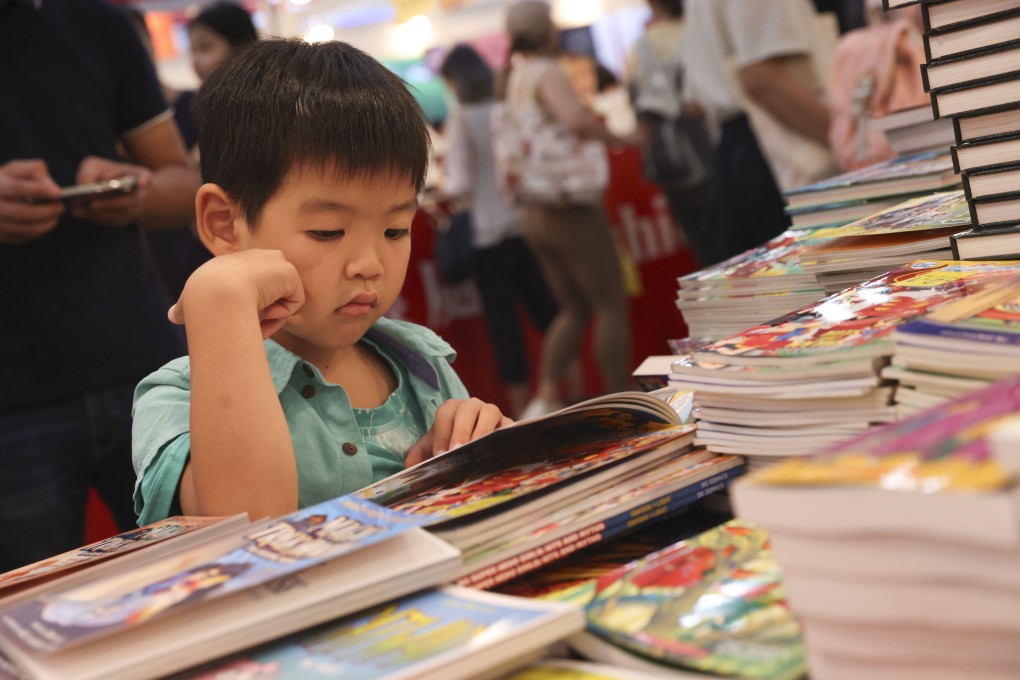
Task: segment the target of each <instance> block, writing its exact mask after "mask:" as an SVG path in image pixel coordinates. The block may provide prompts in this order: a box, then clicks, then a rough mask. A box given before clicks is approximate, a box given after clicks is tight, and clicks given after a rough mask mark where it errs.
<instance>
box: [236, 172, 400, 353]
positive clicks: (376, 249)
mask: <svg viewBox="0 0 1020 680" xmlns="http://www.w3.org/2000/svg"><path fill="white" fill-rule="evenodd" d="M416 211H417V197H416V193H415V190H414V187H413V186H412V185H411V183H410V182H409V181H408V180H407V179H406V178H403V177H397V176H394V175H389V174H380V175H379V176H377V177H376V178H374V179H371V180H366V179H359V178H345V179H341V180H337V179H335V178H334V176H333V172H332V169H328V170H327V171H326V172H320V171H318V170H317V169H307V168H302V167H300V166H295V168H293V169H292V170H291V171H290V172H289V173H288V174H287V176H286V177H285V178H284V181H283V184H282V185H281V186H280V188H279V189H278V190H277V191H276V193H275V194H273V196H272V197H271V198H270V199H269V201H268V202H267V203H266V205H265V207H264V208H263V210H262V216H261V218H260V222H259V225H258V228H257V229H256V231H255V233H254V234H253V233H251V232H250V231H249V230H248V225H247V223H244V224H243V225H242V226H243V227H244V230H243V233H242V235H241V239H242V241H241V244H240V245H241V247H242V248H243V249H248V248H264V249H268V250H279V251H281V252H282V253H283V254H284V256H285V257H286V258H287V260H288V261H289V262H290V263H291V264H293V265H294V266H295V267H296V268H297V271H298V274H299V275H300V277H301V282H302V284H303V285H304V290H305V303H304V306H302V307H301V309H300V310H298V312H297V314H295V315H294V316H292V317H291V318H290V319H289V320H288V321H287V324H286V325H285V326H284V327H283V329H281V330H280V331H278V332H277V333H276V334H274V336H273V339H274V340H276V341H277V342H279V343H280V344H281V345H283V346H284V347H286V348H287V349H289V350H291V351H293V352H295V353H296V354H298V355H300V356H303V357H305V358H309V359H311V358H312V356H315V355H317V354H318V353H319V352H320V351H322V350H325V351H327V352H328V351H329V350H336V349H341V348H345V347H350V346H351V345H354V344H355V343H357V342H358V340H360V339H361V336H362V335H364V333H365V331H367V330H368V329H369V327H370V326H371V325H372V324H373V323H375V322H376V320H377V319H378V318H379V317H380V316H382V315H383V314H384V313H385V312H386V311H387V310H388V309H389V308H390V307H391V306H392V305H393V303H394V302H395V301H396V299H397V296H398V295H399V294H400V289H401V287H402V286H403V285H404V276H405V274H406V272H407V263H408V259H409V257H410V254H411V238H410V237H411V221H412V220H413V219H414V215H415V212H416ZM242 221H243V220H242Z"/></svg>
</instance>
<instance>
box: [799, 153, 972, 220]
mask: <svg viewBox="0 0 1020 680" xmlns="http://www.w3.org/2000/svg"><path fill="white" fill-rule="evenodd" d="M959 181H960V178H959V177H958V176H957V175H956V173H955V172H954V171H953V160H952V158H951V156H950V155H949V154H948V153H947V152H946V151H928V152H924V153H918V154H912V155H908V156H898V157H896V158H891V159H889V160H886V161H882V162H880V163H875V164H874V165H869V166H866V167H863V168H860V169H858V170H853V171H851V172H848V173H845V174H842V175H837V176H836V177H831V178H829V179H825V180H822V181H820V182H815V183H814V184H808V185H806V186H803V187H799V188H797V189H794V190H792V191H788V192H786V194H785V196H786V202H787V204H788V205H789V206H790V207H791V208H797V207H799V206H803V205H810V204H817V203H826V202H833V201H850V200H855V199H862V198H878V197H880V196H893V195H897V194H906V193H917V194H920V193H922V192H925V191H938V190H942V189H947V188H949V187H951V186H953V185H955V184H958V183H959Z"/></svg>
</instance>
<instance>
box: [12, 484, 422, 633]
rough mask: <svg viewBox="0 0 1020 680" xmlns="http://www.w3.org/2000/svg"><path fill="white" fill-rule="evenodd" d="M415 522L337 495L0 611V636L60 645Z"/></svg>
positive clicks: (257, 581) (270, 576) (293, 568)
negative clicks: (239, 533)
mask: <svg viewBox="0 0 1020 680" xmlns="http://www.w3.org/2000/svg"><path fill="white" fill-rule="evenodd" d="M420 524H421V520H420V519H419V518H416V517H411V516H408V515H403V514H402V513H398V512H393V511H391V510H388V509H386V508H381V507H378V506H375V505H373V504H372V503H369V502H367V501H363V500H360V499H357V498H352V497H350V496H342V497H340V498H336V499H333V500H330V501H326V502H324V503H319V504H318V505H313V506H311V507H308V508H305V509H303V510H299V511H297V512H294V513H291V514H289V515H285V516H284V517H281V518H279V519H277V520H273V521H267V522H264V523H262V524H259V525H253V526H252V527H251V529H250V530H249V531H248V532H247V533H245V534H243V535H242V536H240V537H239V538H236V539H232V540H229V541H216V542H212V543H210V544H208V545H202V546H198V547H196V548H195V549H193V550H186V551H182V552H180V553H174V554H171V555H168V556H167V557H166V558H163V559H159V560H156V561H154V562H150V563H147V564H145V565H142V566H140V567H138V568H136V569H133V570H131V571H130V572H129V573H126V574H115V575H112V576H109V577H107V578H103V579H100V580H98V581H95V582H91V583H88V584H86V585H83V586H79V587H75V588H72V589H70V590H66V591H64V592H58V593H54V594H52V595H44V596H41V597H39V598H37V599H33V600H27V601H24V602H21V603H16V604H14V605H13V606H11V607H8V608H5V609H0V634H3V635H5V636H6V637H8V638H10V639H12V640H14V641H15V643H16V644H18V646H20V647H22V648H23V649H26V650H27V651H30V652H33V651H34V652H53V651H58V650H61V649H66V648H68V647H71V646H74V645H77V644H80V643H83V642H86V641H88V640H91V639H94V638H97V637H100V636H105V635H109V634H112V633H115V632H117V631H120V630H124V629H126V628H131V627H134V626H138V625H141V624H143V623H145V622H147V621H150V620H152V619H155V618H157V617H165V616H167V615H170V614H173V613H176V612H178V611H180V610H182V609H184V608H186V607H192V606H195V605H198V604H200V603H204V602H208V601H211V600H215V599H219V598H222V597H225V596H227V595H229V594H231V593H235V592H239V591H242V590H247V589H250V588H254V587H255V586H259V585H262V584H264V583H267V582H269V581H272V580H275V579H279V578H280V577H283V576H287V575H289V574H292V573H295V572H297V571H300V570H302V569H305V568H307V567H310V566H312V565H315V564H319V563H322V562H324V561H326V560H330V559H334V558H336V557H339V556H341V555H344V554H347V553H350V552H353V551H355V550H358V549H360V548H363V547H365V546H368V545H372V544H374V543H377V542H379V541H382V540H384V539H386V538H390V537H392V536H396V535H397V534H399V533H401V532H403V531H406V530H408V529H411V528H413V527H416V526H419V525H420ZM224 545H230V546H233V547H230V548H227V549H226V550H224V547H223V546H224Z"/></svg>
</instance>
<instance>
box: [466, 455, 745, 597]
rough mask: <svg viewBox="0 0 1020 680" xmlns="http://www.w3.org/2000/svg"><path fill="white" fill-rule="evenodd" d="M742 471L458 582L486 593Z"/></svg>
mask: <svg viewBox="0 0 1020 680" xmlns="http://www.w3.org/2000/svg"><path fill="white" fill-rule="evenodd" d="M743 471H744V467H743V466H740V465H738V466H736V467H733V468H730V469H729V470H723V471H722V472H720V473H719V474H717V475H713V476H712V477H710V478H708V479H706V480H702V481H701V482H699V483H697V484H694V485H692V486H694V487H695V488H691V487H690V486H688V487H684V488H683V489H678V490H677V491H674V492H673V493H670V494H666V495H664V496H661V497H659V498H658V499H656V500H654V501H651V502H649V503H645V504H644V505H641V506H639V507H637V508H634V509H632V510H628V511H625V512H622V513H620V514H618V515H614V516H613V517H610V518H608V519H605V520H603V521H601V522H595V523H593V524H589V525H588V526H586V527H584V528H582V529H578V530H577V531H575V532H572V533H570V534H567V535H566V536H563V537H562V538H558V539H554V540H552V541H549V542H548V543H544V544H543V545H541V546H539V547H537V548H533V549H531V550H527V551H525V552H523V553H521V554H520V555H515V556H513V557H509V558H507V559H505V560H503V561H501V562H497V563H496V564H493V565H490V566H488V567H485V568H483V569H479V570H478V571H476V572H472V573H470V574H466V575H464V576H462V577H461V578H460V579H458V580H457V585H461V586H469V587H472V588H480V589H482V590H487V589H489V588H493V587H495V586H498V585H499V584H501V583H506V582H507V581H510V580H513V579H514V578H517V577H518V576H522V575H524V574H527V573H529V572H532V571H534V570H536V569H539V568H541V567H544V566H545V565H547V564H551V563H552V562H556V561H558V560H561V559H564V558H565V557H567V556H568V555H571V554H573V553H575V552H577V551H578V550H581V549H583V548H587V547H589V546H592V545H595V544H596V543H601V542H603V541H606V540H609V539H611V538H614V537H616V536H619V535H622V534H624V533H627V532H629V531H632V530H634V529H637V528H639V527H642V526H644V525H646V524H649V523H651V522H653V521H658V520H662V519H666V518H667V517H670V516H672V515H675V514H677V513H678V512H680V511H682V510H684V509H686V508H687V506H689V505H691V504H693V503H695V502H697V501H699V500H701V499H702V498H705V497H706V496H709V495H711V494H713V493H716V492H717V491H721V490H722V489H725V488H726V487H727V486H728V485H729V483H730V481H731V480H732V479H733V478H734V477H736V476H738V475H740V474H742V473H743Z"/></svg>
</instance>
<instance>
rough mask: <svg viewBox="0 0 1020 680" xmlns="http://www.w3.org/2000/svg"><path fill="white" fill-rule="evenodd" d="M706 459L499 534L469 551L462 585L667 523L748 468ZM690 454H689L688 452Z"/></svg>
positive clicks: (656, 472)
mask: <svg viewBox="0 0 1020 680" xmlns="http://www.w3.org/2000/svg"><path fill="white" fill-rule="evenodd" d="M697 455H699V456H704V457H703V458H701V460H700V462H696V463H691V462H690V461H689V460H684V459H682V458H681V459H678V460H676V461H672V462H669V463H666V464H664V465H660V466H658V467H656V468H654V469H649V470H647V471H645V472H642V473H641V474H638V475H635V476H634V477H632V478H630V479H626V480H621V481H620V482H618V483H616V484H614V485H613V486H612V487H611V488H609V489H606V490H605V491H604V492H602V493H599V494H597V495H595V496H593V497H592V498H590V499H588V500H586V501H585V503H584V504H583V505H579V506H576V507H572V508H566V509H565V510H563V511H562V512H559V513H555V514H551V515H548V516H545V517H543V518H541V520H539V521H536V522H534V524H533V525H532V527H531V528H528V529H526V530H524V531H519V532H512V533H508V534H504V535H501V536H499V537H498V538H495V539H493V540H492V541H490V542H488V543H487V544H483V545H479V546H477V547H476V548H474V549H472V550H470V551H467V552H465V554H464V561H465V567H464V569H465V575H464V576H462V577H461V579H460V580H459V581H458V583H459V584H460V585H466V586H472V587H476V588H491V587H492V586H494V585H497V584H500V583H503V582H505V581H508V580H510V579H513V578H516V577H518V576H520V575H521V574H526V573H528V572H530V571H533V570H535V569H539V568H541V567H543V566H545V565H547V564H551V563H553V562H555V561H557V560H561V559H563V558H565V557H567V556H569V555H571V554H573V553H574V552H576V551H577V550H581V549H583V548H586V547H588V546H591V545H594V544H596V543H599V542H601V541H605V540H609V539H611V538H613V537H614V536H619V535H622V534H625V533H627V532H628V531H631V530H633V529H635V528H637V527H640V526H643V525H645V524H649V523H652V522H659V521H667V519H668V518H670V517H673V516H674V515H676V514H677V513H679V512H680V511H682V510H683V509H684V508H686V507H687V506H689V505H692V504H694V503H697V502H699V501H701V500H702V499H704V498H707V497H709V496H711V495H713V494H715V493H718V492H720V491H722V490H724V489H725V488H726V487H727V486H728V485H729V483H730V482H731V481H732V480H733V479H734V478H736V477H737V476H738V475H740V474H741V473H742V472H743V466H742V460H741V459H740V458H738V457H736V456H711V455H710V454H708V453H707V452H705V451H702V452H701V453H700V454H697ZM684 458H687V456H685V457H684Z"/></svg>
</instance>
